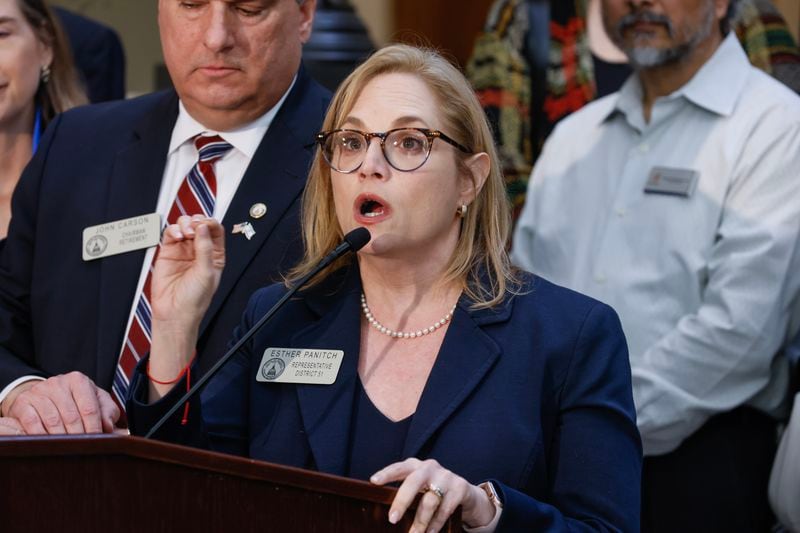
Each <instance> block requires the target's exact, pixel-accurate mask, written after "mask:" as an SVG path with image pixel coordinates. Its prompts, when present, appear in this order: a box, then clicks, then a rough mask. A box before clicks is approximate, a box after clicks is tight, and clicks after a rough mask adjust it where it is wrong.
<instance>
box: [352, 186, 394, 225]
mask: <svg viewBox="0 0 800 533" xmlns="http://www.w3.org/2000/svg"><path fill="white" fill-rule="evenodd" d="M353 211H354V214H355V217H356V220H361V222H362V223H368V222H369V221H375V222H378V221H380V220H383V219H384V218H386V217H388V216H389V215H390V213H391V208H390V207H389V204H388V203H386V201H385V200H384V199H383V198H381V197H380V196H376V195H374V194H368V193H365V194H361V195H359V196H358V198H356V200H355V202H354V203H353Z"/></svg>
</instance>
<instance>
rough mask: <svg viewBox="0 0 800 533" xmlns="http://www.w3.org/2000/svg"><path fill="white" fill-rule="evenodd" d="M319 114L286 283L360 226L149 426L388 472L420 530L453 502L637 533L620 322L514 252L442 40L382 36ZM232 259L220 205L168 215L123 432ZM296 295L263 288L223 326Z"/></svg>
mask: <svg viewBox="0 0 800 533" xmlns="http://www.w3.org/2000/svg"><path fill="white" fill-rule="evenodd" d="M324 128H325V130H324V131H323V132H322V133H320V134H319V135H318V136H317V142H318V143H319V150H318V153H317V156H316V158H315V160H314V163H313V167H312V169H311V174H310V177H309V180H308V186H307V189H306V192H305V196H304V200H303V237H304V244H305V258H304V260H303V261H302V262H301V264H300V265H299V266H297V267H296V269H295V270H294V271H293V272H292V273H291V274H290V275H289V277H288V279H287V283H286V284H287V285H288V286H291V285H292V284H293V283H295V282H297V280H299V279H300V278H301V277H303V275H304V274H307V273H308V272H310V271H312V270H313V268H314V266H315V265H316V264H317V263H318V262H319V261H320V260H321V259H322V258H323V257H324V256H325V255H326V254H328V253H329V252H330V251H331V250H332V249H334V247H335V246H336V245H337V244H338V243H339V242H340V240H341V239H342V236H343V235H344V234H346V233H348V232H350V231H351V230H353V229H355V228H358V227H365V228H368V229H369V232H370V234H371V240H370V241H369V243H368V244H367V245H366V246H364V247H363V248H362V249H361V250H360V251H358V253H357V254H350V255H348V256H344V257H342V258H341V259H339V260H337V261H336V262H334V263H333V264H331V265H330V266H329V267H328V268H326V269H325V270H323V271H322V272H321V273H320V274H319V275H317V276H316V277H314V278H312V280H311V282H310V283H309V284H307V285H306V286H305V287H304V288H303V289H301V290H300V291H299V292H298V293H297V295H296V296H295V297H294V298H292V299H290V300H289V301H288V302H287V304H286V305H285V306H284V307H283V308H282V309H281V310H280V312H279V313H277V314H276V315H275V316H274V319H273V320H272V321H271V322H269V323H267V324H266V326H265V327H264V328H263V329H261V330H260V332H259V333H258V334H256V335H255V336H254V337H253V339H252V340H251V341H250V342H248V343H246V344H245V345H244V347H243V349H242V350H241V351H240V352H239V353H238V354H237V355H236V356H234V358H233V359H232V360H231V361H229V362H228V363H227V364H226V365H225V366H224V367H223V368H222V369H221V371H220V372H219V374H217V375H216V376H215V377H214V378H213V379H212V380H211V381H210V382H209V385H208V386H207V387H206V389H205V390H204V391H203V394H202V401H198V402H193V403H192V404H191V405H189V406H186V409H184V408H181V409H179V410H178V412H177V414H176V416H175V418H174V420H172V419H170V420H169V421H168V423H167V424H166V425H165V426H164V427H163V428H162V429H161V430H160V431H159V432H158V433H157V434H156V437H157V438H159V439H164V440H169V441H173V442H180V443H184V444H191V445H194V446H204V447H208V448H211V449H214V450H218V451H223V452H229V453H233V454H238V455H244V456H249V457H252V458H256V459H261V460H265V461H271V462H276V463H282V464H286V465H291V466H297V467H301V468H307V469H314V470H319V471H322V472H326V473H331V474H337V475H342V476H348V477H353V478H360V479H367V480H369V481H371V482H373V483H376V484H381V485H383V484H387V483H398V484H399V489H398V492H397V495H396V497H395V500H394V502H393V504H392V506H391V510H390V513H389V516H388V519H389V520H390V521H392V522H396V521H397V520H399V518H400V517H401V516H402V515H403V513H404V512H405V511H406V509H407V508H408V506H409V505H410V503H411V502H412V500H413V499H414V498H415V496H416V495H417V494H418V493H419V492H424V495H423V496H422V499H421V502H420V504H419V506H418V508H417V511H416V517H415V527H414V529H415V530H418V531H431V530H433V531H436V530H438V529H439V528H440V527H441V526H442V524H443V523H444V521H445V520H446V519H447V518H448V517H449V516H450V515H451V514H452V512H453V511H454V510H455V509H456V507H458V506H461V507H462V520H463V522H464V525H465V528H466V529H468V530H472V529H471V528H477V529H476V530H477V531H522V530H525V531H564V530H567V529H569V530H603V531H635V530H638V526H639V518H638V517H639V477H640V467H641V444H640V440H639V435H638V432H637V429H636V422H635V411H634V406H633V400H632V393H631V381H630V368H629V365H628V354H627V348H626V344H625V338H624V336H623V333H622V330H621V327H620V324H619V321H618V319H617V317H616V315H615V313H614V312H613V311H612V310H611V308H609V307H608V306H606V305H604V304H602V303H599V302H597V301H594V300H592V299H590V298H587V297H585V296H582V295H580V294H577V293H575V292H571V291H569V290H566V289H563V288H561V287H557V286H555V285H553V284H551V283H549V282H547V281H546V280H544V279H541V278H538V277H534V276H532V275H530V274H528V273H525V272H520V271H516V270H514V269H513V268H512V267H511V266H510V264H509V261H508V258H507V256H506V252H505V243H506V239H507V236H508V231H509V220H510V219H509V207H508V205H507V200H506V196H505V191H504V184H503V179H502V176H501V173H500V170H499V166H498V159H497V152H496V151H495V148H494V145H493V141H492V137H491V132H490V130H489V127H488V125H487V122H486V118H485V116H484V114H483V111H482V109H481V107H480V105H479V104H478V101H477V100H476V98H475V96H474V94H473V92H472V89H471V88H470V86H469V84H468V83H467V81H466V80H465V79H464V77H463V76H462V75H461V74H460V73H459V72H458V70H456V69H455V68H454V67H453V66H452V65H450V64H449V63H448V62H447V61H446V60H444V59H443V58H442V57H440V56H439V55H437V54H436V53H435V52H432V51H429V50H423V49H418V48H413V47H409V46H404V45H394V46H389V47H387V48H384V49H382V50H380V51H378V52H377V53H375V54H374V55H373V56H372V57H370V58H369V59H368V60H367V61H366V62H365V63H364V64H362V65H361V66H360V67H359V68H357V69H356V70H355V71H354V72H353V73H352V74H351V75H350V76H349V77H348V78H347V80H345V81H344V83H343V84H342V86H341V87H340V88H339V90H338V92H337V93H336V95H335V97H334V99H333V102H332V104H331V107H330V109H329V111H328V114H327V117H326V119H325V123H324ZM229 238H240V236H238V235H232V236H230V237H229ZM224 256H225V252H224V231H223V228H222V227H221V226H220V225H219V224H218V223H216V222H215V221H213V220H208V219H202V218H201V217H196V218H189V217H184V218H182V219H181V220H180V221H179V223H178V224H176V225H173V226H169V227H168V228H167V229H166V231H165V234H164V237H163V243H162V248H161V251H160V253H159V257H158V261H157V263H156V265H155V271H154V277H153V285H152V298H151V302H152V335H153V338H152V348H151V350H152V352H151V354H150V357H149V360H143V361H142V362H141V364H140V365H139V367H138V370H137V373H136V375H135V377H134V380H133V383H132V386H131V391H132V396H131V398H130V399H129V402H128V415H129V422H130V424H131V429H132V431H133V432H134V433H145V432H146V431H147V430H148V429H149V428H150V427H151V426H152V424H153V422H154V421H155V420H157V419H158V417H159V415H162V414H164V413H165V412H166V411H167V409H168V408H169V407H170V406H171V405H173V404H174V403H175V402H176V401H177V400H178V399H179V398H180V397H181V395H182V394H183V393H185V391H186V390H187V383H186V381H187V377H189V376H191V365H192V358H193V352H194V345H195V342H196V340H197V331H198V326H199V324H200V320H201V317H202V316H203V314H204V312H205V309H206V307H207V306H208V305H209V302H210V300H211V296H212V294H213V292H214V290H215V289H216V286H217V284H218V282H219V279H220V273H221V271H222V268H223V266H224V262H225V259H224ZM286 290H287V289H286V287H285V286H283V285H273V286H270V287H267V288H265V289H262V290H260V291H258V292H257V293H256V294H255V295H254V296H253V297H252V299H251V301H250V303H249V305H248V307H247V310H246V311H245V313H244V317H243V321H242V324H241V326H240V328H239V329H238V330H237V332H236V333H235V334H234V336H235V337H239V336H240V335H241V334H242V333H243V332H245V331H247V330H248V329H249V328H250V327H251V326H252V324H253V323H254V322H256V321H257V320H258V319H259V318H261V316H262V315H263V314H264V313H265V312H266V311H267V310H268V309H270V307H271V306H272V305H273V304H274V303H275V302H276V301H277V300H278V299H279V298H280V297H281V296H282V295H283V294H284V293H285V292H286Z"/></svg>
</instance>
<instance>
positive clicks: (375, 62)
mask: <svg viewBox="0 0 800 533" xmlns="http://www.w3.org/2000/svg"><path fill="white" fill-rule="evenodd" d="M393 73H403V74H411V75H414V76H417V77H419V78H420V79H421V80H422V81H424V82H425V84H426V85H427V86H428V88H429V89H430V90H431V91H432V92H433V94H434V95H435V96H436V98H437V100H438V104H439V109H440V110H441V111H440V113H441V115H442V119H443V122H444V124H443V126H444V129H445V131H446V132H447V134H448V135H449V136H450V137H452V138H453V139H454V140H456V141H458V142H459V143H461V144H462V145H464V146H466V147H468V148H470V149H471V150H472V152H473V153H480V152H485V153H487V154H488V155H489V160H490V170H489V176H488V178H487V179H486V182H485V183H484V185H483V187H482V188H481V190H480V191H479V192H478V194H477V196H476V197H475V200H474V201H473V202H472V204H471V205H470V206H469V209H468V210H467V214H466V216H465V217H464V218H463V219H462V221H461V224H462V226H461V232H460V235H459V237H458V243H457V245H456V249H455V251H454V253H453V255H452V257H451V258H450V260H449V262H448V265H447V268H446V270H445V278H444V281H445V282H453V281H455V282H458V283H461V284H462V285H463V289H464V291H465V293H466V294H467V296H469V297H470V298H471V299H472V300H473V301H474V302H475V304H474V306H473V307H475V308H483V307H492V306H494V305H497V304H499V303H500V302H501V301H502V300H503V298H504V297H505V295H506V293H507V292H509V291H511V292H514V291H515V290H516V288H517V287H518V285H519V283H518V281H517V278H516V276H515V273H514V270H513V268H512V267H511V265H510V262H509V259H508V254H507V253H506V242H507V240H508V234H509V231H510V227H511V213H510V208H509V204H508V199H507V196H506V192H505V184H504V181H503V176H502V173H501V171H500V167H499V165H498V156H497V151H496V149H495V145H494V140H493V138H492V133H491V130H490V129H489V124H488V122H487V120H486V115H485V114H484V111H483V109H482V108H481V106H480V104H479V103H478V99H477V98H476V97H475V94H474V92H473V89H472V87H471V86H470V85H469V82H467V80H466V79H465V78H464V76H463V75H462V74H461V73H460V72H459V71H458V70H457V69H456V68H455V67H454V66H453V65H452V64H450V63H449V62H448V61H447V60H446V59H444V58H443V57H442V56H441V55H440V54H439V53H437V52H436V51H434V50H431V49H428V48H419V47H413V46H408V45H403V44H394V45H390V46H387V47H385V48H382V49H380V50H378V51H377V52H375V53H374V54H373V55H372V56H370V57H369V58H368V59H367V60H366V61H365V62H364V63H363V64H361V65H360V66H359V67H358V68H356V69H355V70H354V71H353V72H352V73H351V74H350V75H349V76H348V77H347V79H345V80H344V82H342V84H341V85H340V86H339V89H338V90H337V91H336V94H335V95H334V97H333V100H332V102H331V105H330V108H329V109H328V112H327V114H326V116H325V120H324V122H323V130H324V131H328V130H332V129H335V128H338V127H339V126H340V125H341V122H342V120H343V118H344V117H345V116H346V115H347V114H348V113H349V112H350V110H352V108H353V106H354V104H355V102H356V100H357V99H358V97H359V95H360V93H361V91H362V90H363V89H364V87H365V86H366V85H367V83H369V82H370V81H371V80H372V79H374V78H375V77H377V76H379V75H382V74H393ZM466 157H469V156H468V155H466V154H463V155H462V159H461V160H460V161H461V162H462V163H463V159H464V158H466ZM464 171H465V172H468V171H467V170H466V169H464ZM330 172H331V171H330V167H329V166H328V164H327V163H326V162H325V160H324V159H323V157H322V154H321V151H320V150H319V149H317V151H316V155H315V157H314V161H313V163H312V166H311V171H310V174H309V177H308V183H307V185H306V190H305V193H304V195H303V205H302V215H301V216H302V226H303V228H302V231H303V243H304V245H305V256H304V257H303V259H302V261H301V262H300V264H299V265H298V266H297V267H295V268H294V269H293V270H292V271H291V272H290V273H289V275H288V276H287V280H286V283H287V285H291V284H292V283H293V282H295V281H297V280H298V279H299V278H301V277H302V276H304V275H306V274H307V273H308V272H310V271H311V270H312V269H313V267H314V265H315V264H317V263H318V262H319V260H320V259H322V257H324V256H325V255H326V254H327V253H329V252H330V251H331V250H333V248H334V247H335V246H336V245H337V244H338V243H339V242H340V241H341V239H342V237H343V235H342V230H341V228H340V227H339V223H338V220H337V218H336V211H335V208H334V205H333V190H332V187H331V179H330ZM353 260H354V259H353V256H349V257H347V256H346V257H345V258H342V259H340V260H339V261H338V262H336V263H334V264H333V265H331V266H330V267H328V268H327V269H326V270H323V271H322V273H320V274H319V275H318V276H317V277H315V278H314V279H313V280H312V283H311V285H314V284H316V283H319V282H320V281H322V280H323V279H325V277H327V275H329V274H330V273H331V272H333V271H335V270H336V269H338V268H341V267H342V266H344V265H346V264H349V263H350V262H351V261H353Z"/></svg>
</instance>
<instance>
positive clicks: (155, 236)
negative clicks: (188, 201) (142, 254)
mask: <svg viewBox="0 0 800 533" xmlns="http://www.w3.org/2000/svg"><path fill="white" fill-rule="evenodd" d="M160 240H161V216H160V215H159V214H158V213H150V214H148V215H140V216H138V217H131V218H125V219H123V220H115V221H114V222H106V223H105V224H99V225H97V226H91V227H89V228H86V229H84V230H83V260H84V261H93V260H95V259H102V258H103V257H108V256H110V255H117V254H124V253H125V252H132V251H134V250H141V249H142V248H149V247H151V246H155V245H157V244H158V242H159V241H160Z"/></svg>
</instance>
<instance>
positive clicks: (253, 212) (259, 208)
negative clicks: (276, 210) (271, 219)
mask: <svg viewBox="0 0 800 533" xmlns="http://www.w3.org/2000/svg"><path fill="white" fill-rule="evenodd" d="M266 214H267V206H266V205H264V204H262V203H261V202H258V203H257V204H253V205H252V206H251V207H250V216H251V217H253V218H261V217H263V216H264V215H266Z"/></svg>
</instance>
